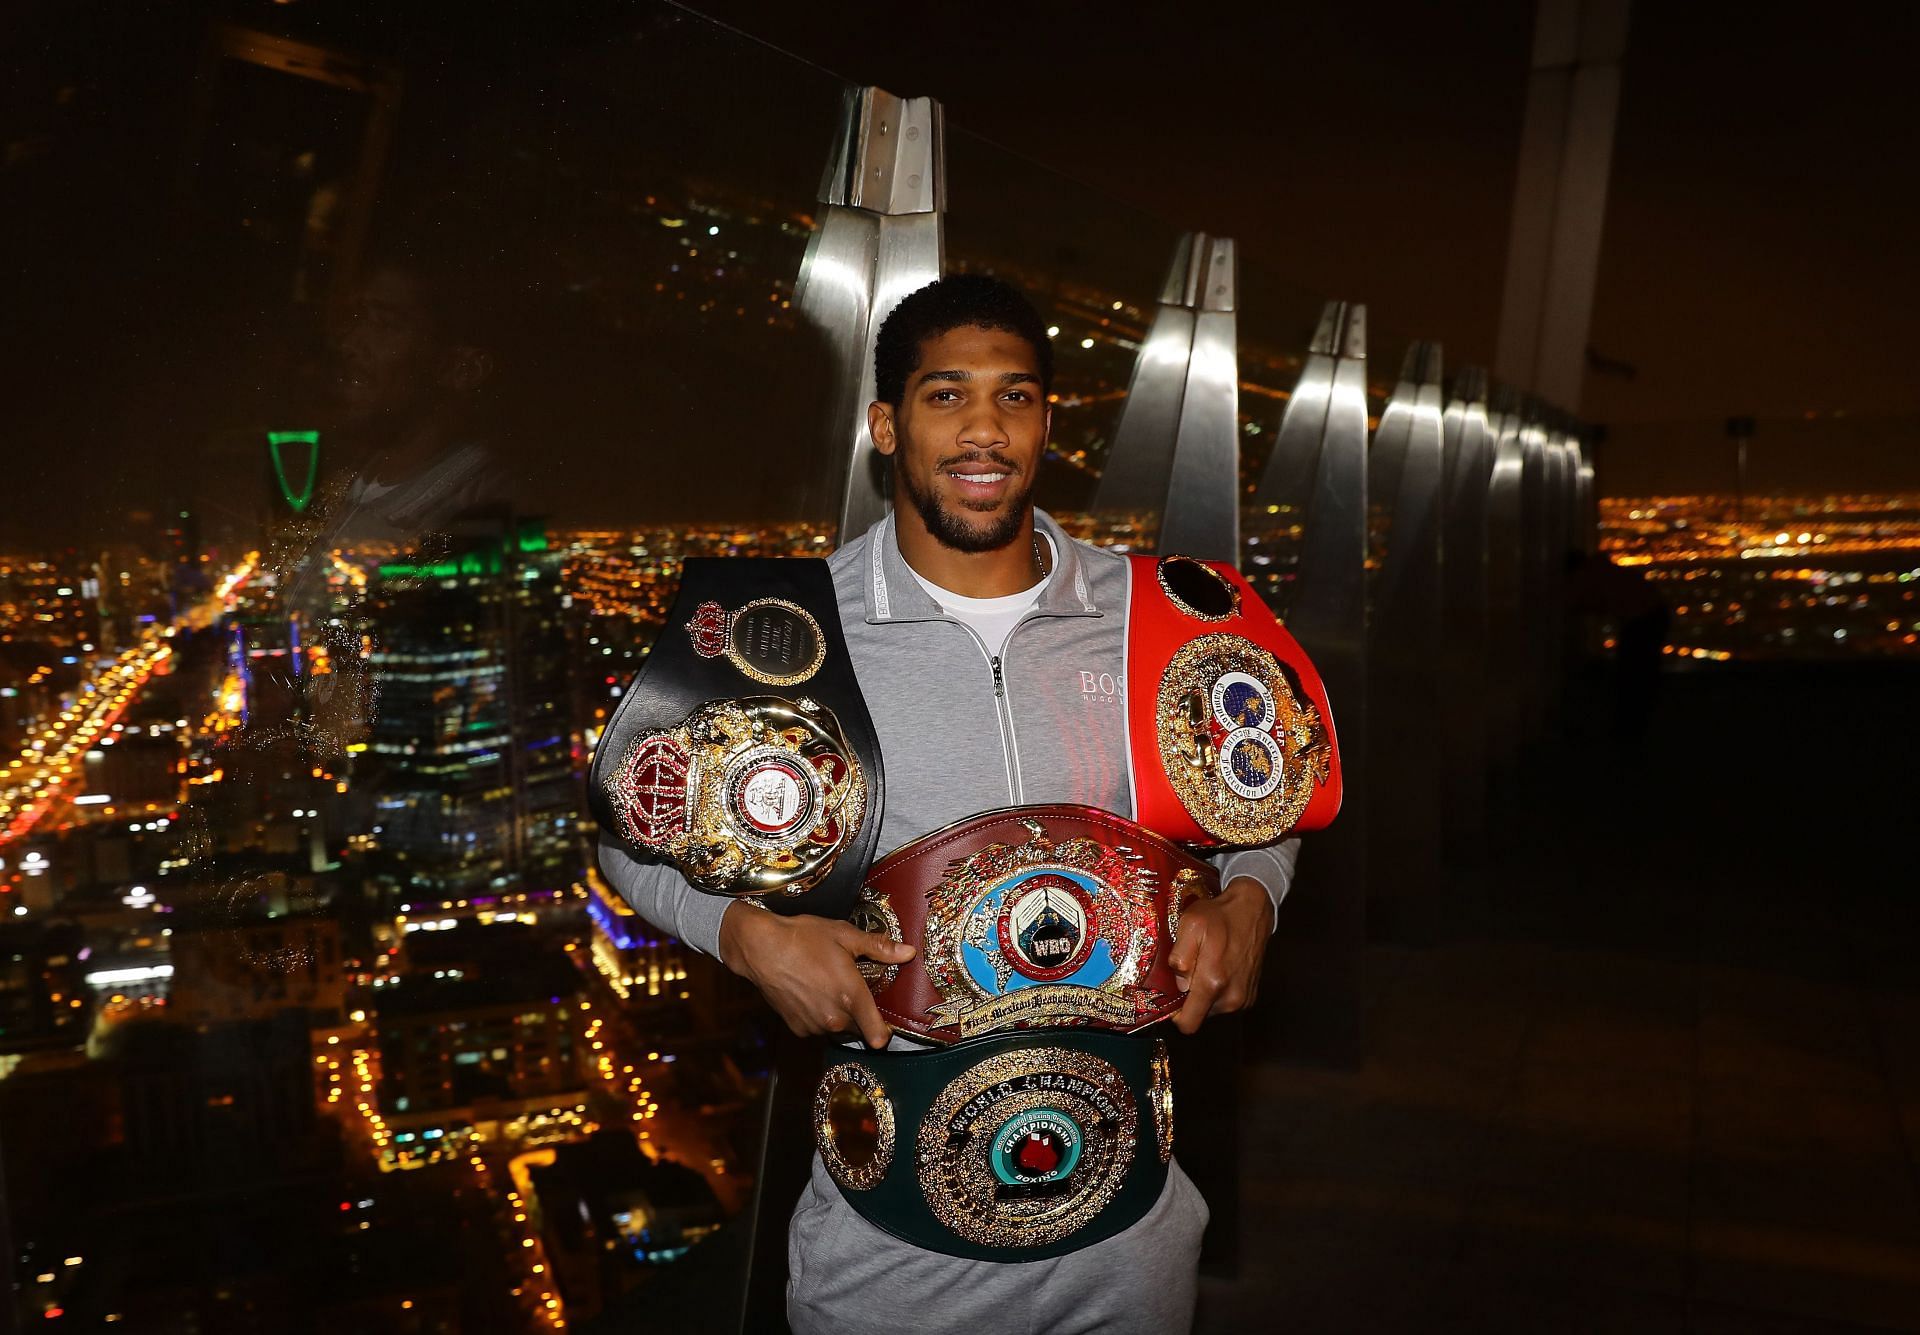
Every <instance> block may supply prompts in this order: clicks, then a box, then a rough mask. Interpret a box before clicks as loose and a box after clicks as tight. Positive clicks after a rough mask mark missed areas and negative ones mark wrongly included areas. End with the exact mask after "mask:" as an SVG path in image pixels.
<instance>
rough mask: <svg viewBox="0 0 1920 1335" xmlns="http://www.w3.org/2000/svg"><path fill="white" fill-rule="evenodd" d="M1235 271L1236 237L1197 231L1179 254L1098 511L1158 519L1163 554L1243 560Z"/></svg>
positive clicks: (1131, 389) (1139, 362)
mask: <svg viewBox="0 0 1920 1335" xmlns="http://www.w3.org/2000/svg"><path fill="white" fill-rule="evenodd" d="M1236 266H1237V262H1236V259H1235V252H1234V243H1233V239H1232V238H1231V237H1224V236H1209V235H1207V234H1206V233H1205V232H1189V233H1187V234H1186V235H1185V236H1183V237H1181V238H1180V241H1179V244H1178V245H1177V246H1176V247H1175V248H1174V252H1173V262H1172V263H1171V264H1170V265H1169V266H1168V268H1167V277H1166V281H1165V282H1164V283H1163V284H1162V285H1161V289H1160V307H1159V309H1158V310H1157V311H1156V312H1154V317H1153V323H1152V325H1151V326H1149V328H1148V330H1147V337H1146V341H1145V342H1144V343H1142V344H1141V345H1140V352H1139V355H1138V356H1137V358H1136V359H1135V361H1134V366H1133V378H1132V380H1131V381H1130V382H1129V383H1128V386H1127V403H1126V407H1125V409H1124V410H1122V412H1121V416H1120V425H1119V427H1118V428H1117V429H1116V430H1115V432H1114V437H1113V446H1112V448H1111V449H1110V450H1109V451H1108V452H1107V466H1106V471H1105V472H1104V473H1103V474H1102V476H1101V479H1100V488H1099V493H1098V495H1097V496H1096V498H1095V500H1094V505H1093V508H1094V509H1095V510H1096V511H1101V512H1105V513H1109V514H1131V515H1139V516H1142V517H1145V518H1146V519H1147V520H1148V521H1149V524H1150V522H1151V518H1152V516H1154V515H1156V514H1157V515H1158V516H1159V519H1160V523H1159V547H1160V550H1161V551H1163V552H1175V551H1177V552H1181V553H1184V554H1186V555H1188V556H1197V557H1202V558H1204V559H1209V560H1220V561H1236V562H1237V561H1238V559H1239V556H1240V537H1239V534H1240V439H1239V425H1240V391H1239V380H1240V374H1239V366H1240V363H1239V348H1238V343H1237V341H1236V338H1237V327H1236V323H1237V322H1236V317H1235V314H1234V308H1235V305H1236V303H1237V300H1238V291H1237V288H1238V276H1237V267H1236Z"/></svg>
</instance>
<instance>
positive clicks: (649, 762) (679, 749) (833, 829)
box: [588, 557, 881, 918]
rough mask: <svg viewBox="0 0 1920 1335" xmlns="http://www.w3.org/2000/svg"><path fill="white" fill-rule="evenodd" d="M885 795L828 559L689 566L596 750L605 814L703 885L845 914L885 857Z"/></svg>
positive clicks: (634, 843)
mask: <svg viewBox="0 0 1920 1335" xmlns="http://www.w3.org/2000/svg"><path fill="white" fill-rule="evenodd" d="M880 790H881V770H880V746H879V740H878V737H877V736H876V734H875V732H874V728H873V720H872V719H871V717H869V715H868V713H867V706H866V701H865V699H863V698H862V696H861V694H860V687H859V684H858V683H857V682H856V681H855V680H854V675H853V662H852V660H851V658H850V657H849V656H848V653H847V644H846V639H845V637H844V636H843V635H842V633H841V630H840V612H839V605H838V603H837V601H836V600H835V597H834V589H833V578H832V576H831V574H830V573H829V572H828V570H827V563H826V562H825V561H823V560H818V559H811V558H809V559H779V558H759V557H754V558H746V557H739V558H728V559H712V558H694V559H691V560H689V561H687V563H686V572H685V575H684V577H683V578H682V580H681V583H680V593H679V596H678V597H677V598H676V599H675V601H674V604H673V609H672V610H671V611H670V612H669V613H668V614H667V621H666V625H665V627H664V628H663V629H662V630H661V632H660V635H659V637H658V638H657V639H656V640H655V641H654V644H653V647H652V649H651V651H650V652H649V653H648V655H647V661H646V663H645V664H644V665H643V666H642V667H641V668H640V670H639V671H638V672H637V673H635V674H634V677H633V680H632V681H631V682H629V683H628V685H627V689H626V692H625V696H624V698H623V699H622V700H621V702H620V705H619V707H618V708H617V709H615V710H614V714H613V718H612V719H611V720H609V722H608V724H607V730H606V732H605V733H604V734H603V735H602V736H601V738H600V744H599V746H598V747H597V748H596V749H595V751H594V756H593V766H592V771H591V774H590V777H589V780H588V805H589V807H590V808H591V810H592V812H593V816H594V819H595V820H596V821H598V822H599V823H600V825H601V826H602V827H603V828H605V829H606V830H608V831H609V832H610V833H612V834H613V835H615V836H616V837H617V838H619V839H621V840H622V841H623V842H624V843H625V844H626V845H627V846H628V847H629V848H631V849H632V850H633V851H634V852H635V853H637V854H638V855H639V856H640V857H642V858H644V859H647V860H649V861H663V862H671V863H673V864H674V865H675V866H676V867H678V868H679V869H680V871H681V872H682V873H683V874H684V875H685V876H686V878H687V880H688V881H689V882H690V883H691V884H693V885H694V886H696V887H697V888H699V889H701V890H705V891H708V892H710V893H713V894H721V895H732V896H737V897H751V898H757V899H758V900H759V902H761V903H762V904H765V905H766V906H767V907H768V908H771V909H774V910H776V911H777V912H781V913H814V914H819V915H821V916H823V917H829V918H841V917H845V916H846V913H847V910H848V909H849V908H850V907H851V906H852V904H853V902H854V899H855V898H856V897H857V896H858V894H859V892H860V883H861V880H862V878H863V876H864V875H865V872H866V869H867V865H868V864H869V863H870V862H871V861H872V860H873V853H874V844H875V842H876V840H877V839H878V838H879V833H880V795H881V793H880Z"/></svg>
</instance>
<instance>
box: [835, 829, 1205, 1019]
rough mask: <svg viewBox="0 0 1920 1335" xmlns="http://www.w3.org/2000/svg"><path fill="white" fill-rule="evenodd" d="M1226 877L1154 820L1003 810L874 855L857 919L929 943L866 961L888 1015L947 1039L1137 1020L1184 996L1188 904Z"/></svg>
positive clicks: (1166, 1010) (1173, 1006) (1161, 1012)
mask: <svg viewBox="0 0 1920 1335" xmlns="http://www.w3.org/2000/svg"><path fill="white" fill-rule="evenodd" d="M1219 888H1220V878H1219V874H1218V873H1217V872H1215V871H1214V869H1213V868H1212V867H1210V866H1208V865H1207V864H1206V863H1204V862H1201V861H1199V860H1197V859H1196V858H1194V857H1193V856H1191V855H1190V854H1188V853H1186V852H1184V851H1183V850H1181V849H1180V848H1179V847H1178V846H1176V845H1175V844H1173V843H1171V842H1170V841H1168V840H1166V839H1164V838H1162V837H1161V836H1159V835H1157V834H1155V833H1154V832H1153V831H1151V830H1149V829H1147V828H1146V827H1145V826H1143V825H1140V824H1137V823H1136V822H1134V821H1130V820H1128V819H1127V818H1126V817H1124V816H1116V815H1114V814H1113V813H1112V812H1110V811H1101V810H1099V809H1097V808H1094V807H1084V806H1036V807H1008V808H1005V809H1003V810H999V811H988V812H983V813H982V814H980V815H977V816H972V817H969V818H968V819H966V820H963V821H960V822H959V823H957V824H954V825H949V826H948V827H946V828H945V829H943V830H937V831H935V832H934V833H932V834H929V835H927V836H925V837H924V838H921V839H917V840H915V841H914V842H913V843H910V844H907V845H905V846H903V847H901V848H899V849H896V850H895V851H894V852H892V853H890V854H888V855H887V856H886V857H884V858H882V859H881V860H880V861H879V862H877V863H875V864H874V865H873V868H872V870H871V871H870V873H869V874H868V876H867V882H866V886H865V888H864V889H863V890H862V891H861V895H860V899H859V900H858V902H856V904H855V905H854V909H853V913H852V915H851V919H852V921H853V923H854V925H855V926H858V927H860V928H862V929H863V930H866V931H874V932H880V933H881V934H883V935H886V936H889V937H891V938H892V939H894V940H896V941H904V942H906V943H907V944H908V945H911V946H913V947H914V949H915V950H916V951H918V952H919V953H918V954H916V955H915V956H914V958H913V959H912V960H911V961H909V962H908V963H906V964H905V965H881V964H877V963H872V962H863V963H862V965H861V969H862V972H863V973H864V974H865V975H866V978H867V985H868V987H869V988H871V989H872V990H873V994H874V999H875V1001H876V1003H877V1004H878V1006H879V1010H880V1014H881V1015H883V1016H885V1017H886V1019H887V1021H888V1022H889V1023H891V1024H892V1025H893V1026H894V1027H895V1028H897V1029H899V1030H901V1031H902V1032H904V1033H908V1034H913V1035H915V1036H917V1037H919V1038H923V1039H927V1040H929V1041H932V1042H936V1043H952V1042H957V1041H959V1040H960V1039H963V1038H971V1037H973V1036H975V1035H979V1034H987V1033H996V1032H1000V1031H1003V1030H1009V1029H1034V1028H1041V1027H1057V1026H1074V1025H1084V1026H1090V1027H1094V1028H1099V1029H1108V1030H1114V1031H1117V1032H1120V1033H1132V1032H1134V1031H1135V1030H1138V1029H1143V1028H1145V1027H1146V1026H1147V1025H1150V1024H1152V1023H1154V1022H1155V1021H1157V1020H1163V1019H1165V1018H1167V1017H1168V1016H1169V1015H1172V1014H1173V1013H1174V1012H1175V1011H1177V1010H1178V1009H1179V1008H1180V1004H1181V1002H1182V1000H1183V999H1184V997H1183V994H1182V992H1181V991H1180V988H1179V986H1178V984H1177V982H1176V981H1175V978H1174V974H1173V971H1172V969H1170V968H1169V967H1168V965H1167V956H1168V954H1169V953H1170V952H1171V950H1172V948H1173V943H1174V940H1175V938H1176V934H1177V933H1178V931H1179V925H1180V907H1181V905H1182V904H1183V903H1184V902H1185V901H1186V900H1188V899H1191V898H1192V897H1193V896H1194V895H1196V894H1204V895H1214V894H1217V893H1219Z"/></svg>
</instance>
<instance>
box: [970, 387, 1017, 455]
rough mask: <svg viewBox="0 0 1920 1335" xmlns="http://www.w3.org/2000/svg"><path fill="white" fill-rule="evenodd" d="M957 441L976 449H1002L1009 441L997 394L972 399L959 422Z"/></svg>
mask: <svg viewBox="0 0 1920 1335" xmlns="http://www.w3.org/2000/svg"><path fill="white" fill-rule="evenodd" d="M959 443H960V444H962V445H965V446H968V447H969V448H971V449H976V450H997V449H1004V448H1005V447H1006V446H1007V444H1008V443H1009V438H1008V435H1007V424H1006V420H1005V415H1004V414H1003V413H1002V412H1001V410H1000V399H999V396H998V395H997V394H988V395H984V396H982V397H979V398H975V399H973V400H972V401H971V402H969V404H968V405H967V414H966V417H965V418H964V419H963V420H962V421H961V423H960V438H959Z"/></svg>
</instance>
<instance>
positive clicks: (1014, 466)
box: [868, 326, 1051, 552]
mask: <svg viewBox="0 0 1920 1335" xmlns="http://www.w3.org/2000/svg"><path fill="white" fill-rule="evenodd" d="M1050 418H1051V411H1050V410H1049V409H1048V407H1047V403H1046V399H1045V397H1044V395H1043V394H1042V392H1041V386H1040V367H1039V363H1038V362H1037V361H1036V359H1035V358H1034V355H1033V348H1032V347H1031V346H1030V345H1029V344H1028V343H1027V341H1026V340H1025V339H1023V338H1021V337H1020V336H1019V335H1018V334H1010V333H1008V332H1006V331H1005V330H1000V329H980V328H976V327H973V326H967V327H964V328H960V329H952V330H949V331H947V332H946V333H944V334H940V335H938V336H936V337H934V338H930V339H927V340H926V341H924V342H923V343H921V345H920V364H919V365H918V366H916V367H914V369H913V374H912V375H910V376H908V377H907V390H906V394H905V396H904V397H903V398H902V400H901V403H900V406H899V408H898V409H894V408H891V407H889V406H888V405H887V404H884V403H879V404H875V405H873V408H872V409H871V410H870V411H869V413H868V423H869V425H870V426H871V427H872V428H873V438H874V444H875V446H876V447H878V449H879V450H880V452H881V453H882V454H887V455H891V456H893V472H894V505H895V507H896V508H900V507H901V506H902V504H903V503H904V504H905V505H910V506H912V507H913V509H914V511H915V512H917V513H918V514H919V515H920V518H921V520H922V521H923V522H924V523H925V524H926V526H927V530H928V531H929V532H930V533H932V534H933V536H934V537H935V538H937V539H938V540H939V541H940V542H941V543H942V544H944V545H945V546H948V547H952V548H955V549H956V550H959V551H963V552H986V551H994V550H997V549H999V548H1001V547H1004V546H1006V545H1007V544H1008V543H1010V542H1012V541H1014V540H1015V539H1016V538H1018V537H1019V536H1020V530H1021V525H1022V523H1023V521H1024V520H1025V519H1026V516H1027V511H1028V510H1029V508H1031V506H1032V504H1033V483H1034V478H1035V477H1036V476H1037V475H1038V473H1039V468H1040V456H1041V454H1042V452H1043V451H1044V450H1045V449H1046V445H1047V427H1048V424H1049V420H1050Z"/></svg>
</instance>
